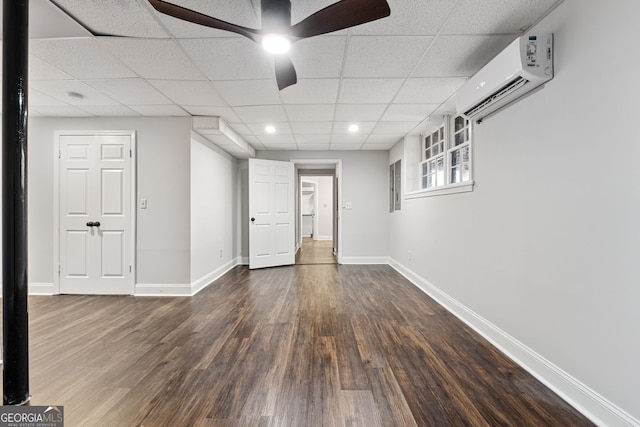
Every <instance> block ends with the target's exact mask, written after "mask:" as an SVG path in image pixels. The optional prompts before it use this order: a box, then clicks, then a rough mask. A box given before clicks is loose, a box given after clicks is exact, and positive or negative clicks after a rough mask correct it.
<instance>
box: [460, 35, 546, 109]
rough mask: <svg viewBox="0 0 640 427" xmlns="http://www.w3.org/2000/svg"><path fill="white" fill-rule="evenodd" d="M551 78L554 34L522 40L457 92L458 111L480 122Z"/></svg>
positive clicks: (526, 37) (508, 48)
mask: <svg viewBox="0 0 640 427" xmlns="http://www.w3.org/2000/svg"><path fill="white" fill-rule="evenodd" d="M552 78H553V34H538V35H528V36H523V37H519V38H518V39H516V40H514V41H513V43H511V44H510V45H509V46H507V48H506V49H504V50H503V51H502V52H500V53H499V54H498V56H496V57H495V58H493V59H492V60H491V61H490V62H489V63H488V64H487V65H485V66H484V67H483V68H482V69H481V70H480V71H478V72H477V73H476V74H475V75H474V76H473V77H471V78H470V79H469V80H468V81H467V82H466V83H465V84H464V85H463V86H462V87H461V88H460V89H458V91H457V92H456V109H457V111H458V114H462V115H463V116H465V117H467V118H468V119H470V120H476V121H478V122H479V121H481V120H482V119H483V118H484V117H486V116H488V115H489V114H491V113H493V112H495V111H496V110H498V109H500V108H502V107H504V106H506V105H507V104H509V103H511V102H513V101H514V100H516V99H518V98H520V97H521V96H523V95H524V94H525V93H527V92H530V91H531V90H533V89H535V88H536V87H538V86H540V85H541V84H543V83H545V82H547V81H549V80H551V79H552Z"/></svg>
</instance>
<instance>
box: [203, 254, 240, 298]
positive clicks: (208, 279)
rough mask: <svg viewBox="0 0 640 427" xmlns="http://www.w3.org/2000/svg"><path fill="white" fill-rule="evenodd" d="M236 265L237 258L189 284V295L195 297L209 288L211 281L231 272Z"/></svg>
mask: <svg viewBox="0 0 640 427" xmlns="http://www.w3.org/2000/svg"><path fill="white" fill-rule="evenodd" d="M237 263H238V258H235V259H232V260H231V261H229V262H227V263H225V264H223V265H222V266H220V267H218V268H217V269H215V270H213V271H212V272H211V273H209V274H205V275H204V276H202V277H201V278H199V279H198V280H196V281H195V282H193V283H191V295H195V294H197V293H198V292H200V291H201V290H203V289H204V288H206V287H207V286H209V285H210V284H211V283H212V282H213V281H215V280H216V279H219V278H220V277H221V276H222V275H223V274H225V273H226V272H227V271H229V270H231V269H232V268H233V267H235V266H236V265H238V264H237Z"/></svg>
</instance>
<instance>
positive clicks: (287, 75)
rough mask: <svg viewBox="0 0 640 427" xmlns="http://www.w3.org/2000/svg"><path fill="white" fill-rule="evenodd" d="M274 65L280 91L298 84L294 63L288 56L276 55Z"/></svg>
mask: <svg viewBox="0 0 640 427" xmlns="http://www.w3.org/2000/svg"><path fill="white" fill-rule="evenodd" d="M274 63H275V69H276V81H277V82H278V89H280V90H282V89H284V88H286V87H289V86H291V85H294V84H296V83H297V82H298V76H297V75H296V69H295V68H294V67H293V63H292V62H291V59H289V57H288V56H287V55H276V56H275V57H274Z"/></svg>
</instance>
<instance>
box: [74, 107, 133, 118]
mask: <svg viewBox="0 0 640 427" xmlns="http://www.w3.org/2000/svg"><path fill="white" fill-rule="evenodd" d="M82 109H83V110H84V111H86V112H88V113H90V114H93V115H94V116H98V117H135V116H139V115H140V114H139V113H137V112H136V111H134V110H132V109H131V108H128V107H125V106H124V105H85V106H83V107H82Z"/></svg>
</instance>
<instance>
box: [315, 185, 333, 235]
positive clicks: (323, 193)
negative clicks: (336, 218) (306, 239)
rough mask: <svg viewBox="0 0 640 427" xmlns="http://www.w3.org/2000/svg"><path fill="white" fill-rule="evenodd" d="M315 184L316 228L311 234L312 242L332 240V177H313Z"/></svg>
mask: <svg viewBox="0 0 640 427" xmlns="http://www.w3.org/2000/svg"><path fill="white" fill-rule="evenodd" d="M313 179H314V180H315V181H316V182H317V184H318V185H317V189H318V190H317V194H316V197H317V201H318V209H317V211H316V218H315V220H316V224H315V225H314V226H315V227H316V230H315V233H314V234H313V238H314V240H331V239H333V177H331V176H317V177H313Z"/></svg>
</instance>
